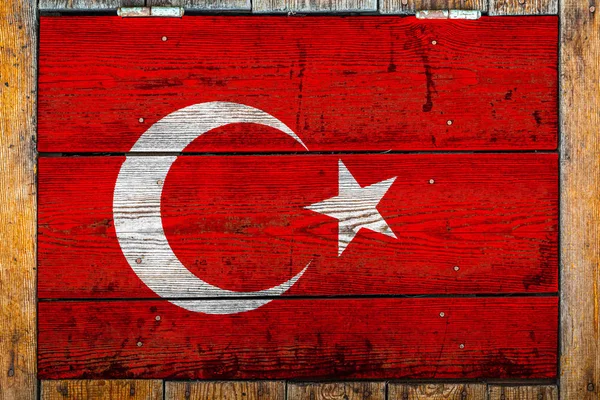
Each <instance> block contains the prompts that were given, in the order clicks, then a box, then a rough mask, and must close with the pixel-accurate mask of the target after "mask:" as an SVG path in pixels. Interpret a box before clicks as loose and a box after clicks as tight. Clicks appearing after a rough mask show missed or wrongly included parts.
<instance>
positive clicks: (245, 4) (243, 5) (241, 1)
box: [146, 0, 251, 11]
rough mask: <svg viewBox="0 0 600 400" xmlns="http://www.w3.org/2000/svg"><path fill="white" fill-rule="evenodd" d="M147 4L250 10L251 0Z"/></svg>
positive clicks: (179, 0)
mask: <svg viewBox="0 0 600 400" xmlns="http://www.w3.org/2000/svg"><path fill="white" fill-rule="evenodd" d="M146 5H147V6H163V7H164V6H173V7H183V8H185V9H186V10H240V11H249V10H250V8H251V2H250V0H146Z"/></svg>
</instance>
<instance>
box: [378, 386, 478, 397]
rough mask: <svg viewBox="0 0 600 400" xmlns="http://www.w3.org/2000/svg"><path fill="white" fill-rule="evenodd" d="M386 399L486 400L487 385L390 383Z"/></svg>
mask: <svg viewBox="0 0 600 400" xmlns="http://www.w3.org/2000/svg"><path fill="white" fill-rule="evenodd" d="M387 400H487V386H486V385H485V384H480V383H464V384H463V383H433V384H404V383H390V384H388V398H387Z"/></svg>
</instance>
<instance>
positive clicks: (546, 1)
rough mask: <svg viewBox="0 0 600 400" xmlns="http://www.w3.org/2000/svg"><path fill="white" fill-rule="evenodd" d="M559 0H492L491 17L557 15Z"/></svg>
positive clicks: (490, 6)
mask: <svg viewBox="0 0 600 400" xmlns="http://www.w3.org/2000/svg"><path fill="white" fill-rule="evenodd" d="M557 13H558V0H490V4H489V14H490V15H556V14H557Z"/></svg>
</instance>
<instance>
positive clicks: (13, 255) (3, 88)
mask: <svg viewBox="0 0 600 400" xmlns="http://www.w3.org/2000/svg"><path fill="white" fill-rule="evenodd" d="M36 42H37V15H36V7H35V2H34V1H22V0H6V1H2V2H0V104H2V106H1V108H2V111H1V112H0V132H2V134H1V135H0V160H1V161H0V212H1V216H2V217H1V219H2V223H1V224H0V242H1V243H2V251H0V266H1V267H0V399H6V400H20V399H34V398H35V397H36V394H37V380H36V364H35V349H36V322H35V321H36V318H35V312H36V299H35V274H36V273H35V269H36V265H35V231H36V209H35V207H36V185H35V142H36V123H35V121H36V57H37V51H36V49H37V45H36Z"/></svg>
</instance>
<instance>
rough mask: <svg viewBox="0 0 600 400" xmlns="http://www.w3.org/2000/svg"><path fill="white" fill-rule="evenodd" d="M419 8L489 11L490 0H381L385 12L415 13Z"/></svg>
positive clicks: (381, 9)
mask: <svg viewBox="0 0 600 400" xmlns="http://www.w3.org/2000/svg"><path fill="white" fill-rule="evenodd" d="M419 10H480V11H484V12H485V11H488V0H381V1H380V2H379V11H380V12H381V13H383V14H414V13H415V12H416V11H419Z"/></svg>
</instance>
